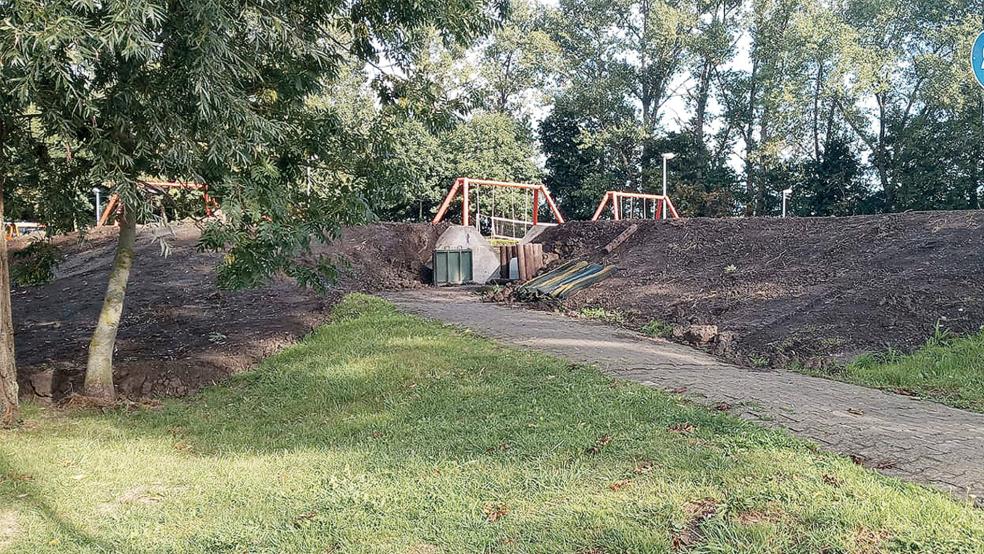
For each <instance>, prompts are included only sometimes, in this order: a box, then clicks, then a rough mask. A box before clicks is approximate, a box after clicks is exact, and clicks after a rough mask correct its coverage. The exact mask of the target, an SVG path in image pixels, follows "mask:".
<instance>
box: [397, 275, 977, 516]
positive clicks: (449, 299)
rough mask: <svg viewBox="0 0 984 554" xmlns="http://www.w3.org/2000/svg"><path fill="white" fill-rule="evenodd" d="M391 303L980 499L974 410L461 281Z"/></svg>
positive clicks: (415, 292) (885, 470)
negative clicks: (485, 294) (742, 359)
mask: <svg viewBox="0 0 984 554" xmlns="http://www.w3.org/2000/svg"><path fill="white" fill-rule="evenodd" d="M383 296H384V297H385V298H387V299H388V300H390V301H391V302H393V303H394V304H396V305H397V306H398V307H399V308H400V309H402V310H405V311H407V312H411V313H414V314H418V315H421V316H425V317H429V318H433V319H438V320H441V321H444V322H447V323H451V324H455V325H459V326H463V327H467V328H469V329H471V330H473V331H475V332H476V333H478V334H480V335H483V336H487V337H489V338H493V339H496V340H499V341H501V342H503V343H507V344H510V345H515V346H521V347H526V348H533V349H536V350H541V351H543V352H549V353H551V354H554V355H557V356H560V357H562V358H565V359H567V360H571V361H574V362H580V363H590V364H594V365H595V366H597V367H599V368H600V369H601V370H602V371H604V372H606V373H608V374H610V375H615V376H618V377H621V378H623V379H629V380H632V381H636V382H639V383H642V384H645V385H648V386H652V387H657V388H661V389H680V388H681V387H686V389H687V390H686V395H687V396H688V397H691V398H692V399H694V400H695V401H697V402H700V403H702V404H705V405H713V404H717V403H719V402H727V403H729V404H732V406H733V408H732V410H731V412H732V413H733V414H735V415H738V416H740V417H744V418H747V419H751V420H754V421H756V422H759V423H761V424H763V425H767V426H774V427H776V426H777V427H783V428H786V429H788V430H790V431H792V432H793V433H795V434H796V435H799V436H802V437H805V438H808V439H810V440H813V441H816V442H817V443H820V444H821V445H824V446H826V447H827V448H829V449H831V450H834V451H836V452H840V453H842V454H847V455H853V456H860V457H861V459H862V460H863V461H864V464H865V465H867V466H869V467H873V468H876V469H878V470H879V471H881V472H882V473H885V474H887V475H894V476H897V477H902V478H905V479H910V480H912V481H916V482H919V483H923V484H927V485H932V486H935V487H938V488H941V489H944V490H947V491H949V492H951V493H952V494H954V495H955V496H957V497H959V498H967V497H968V495H970V496H972V497H974V498H975V501H976V503H977V504H978V505H984V502H982V501H984V414H977V413H972V412H967V411H964V410H958V409H956V408H949V407H947V406H943V405H941V404H936V403H933V402H928V401H922V400H917V399H913V398H908V397H905V396H900V395H896V394H891V393H886V392H882V391H878V390H875V389H869V388H865V387H860V386H856V385H850V384H846V383H839V382H836V381H830V380H827V379H819V378H815V377H809V376H806V375H800V374H798V373H792V372H788V371H763V370H754V369H747V368H741V367H737V366H733V365H730V364H727V363H725V362H722V361H720V360H718V359H716V358H714V357H712V356H710V355H708V354H705V353H703V352H701V351H698V350H695V349H693V348H689V347H686V346H683V345H678V344H673V343H670V342H666V341H662V340H655V339H649V338H647V337H644V336H642V335H639V334H636V333H632V332H629V331H626V330H622V329H617V328H614V327H610V326H607V325H604V324H599V323H595V322H589V321H582V320H576V319H571V318H567V317H564V316H561V315H556V314H550V313H545V312H538V311H533V310H526V309H523V308H519V307H508V306H500V305H496V304H488V303H483V302H480V301H478V299H477V297H476V296H475V295H474V294H471V293H469V292H466V291H462V290H461V289H457V290H455V289H418V290H411V291H402V292H394V293H386V294H384V295H383Z"/></svg>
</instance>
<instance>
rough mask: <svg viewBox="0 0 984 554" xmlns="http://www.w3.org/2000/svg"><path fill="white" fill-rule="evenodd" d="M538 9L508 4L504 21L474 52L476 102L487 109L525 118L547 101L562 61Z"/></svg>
mask: <svg viewBox="0 0 984 554" xmlns="http://www.w3.org/2000/svg"><path fill="white" fill-rule="evenodd" d="M546 20H547V15H546V12H545V10H544V8H542V7H540V6H539V5H537V4H533V3H531V2H529V0H519V1H517V2H513V3H512V6H511V11H510V14H509V18H508V19H507V20H506V22H505V24H504V25H503V26H502V27H500V28H498V29H496V31H495V33H494V34H493V35H492V37H491V39H490V40H488V41H487V42H486V43H485V44H484V45H483V46H482V48H481V49H480V50H479V54H480V56H481V62H480V64H479V75H480V80H479V81H480V85H479V86H480V88H479V91H478V92H479V94H478V96H479V98H480V99H481V101H482V105H484V106H487V107H488V109H489V110H491V111H495V112H498V113H502V114H510V115H512V116H513V117H515V118H518V119H526V120H529V119H530V118H532V117H533V116H534V112H535V111H538V108H540V107H541V104H542V103H543V102H544V101H548V100H550V99H551V97H552V92H553V88H554V86H555V83H554V81H555V79H556V76H557V74H558V73H559V71H560V64H562V63H563V59H562V57H561V55H560V48H559V47H558V45H557V44H556V43H555V42H554V41H553V38H552V37H551V36H550V33H549V32H548V30H547V23H546Z"/></svg>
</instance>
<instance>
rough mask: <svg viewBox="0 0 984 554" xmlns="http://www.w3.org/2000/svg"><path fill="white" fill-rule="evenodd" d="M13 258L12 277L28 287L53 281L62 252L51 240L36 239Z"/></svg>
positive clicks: (19, 283) (17, 282) (15, 281)
mask: <svg viewBox="0 0 984 554" xmlns="http://www.w3.org/2000/svg"><path fill="white" fill-rule="evenodd" d="M11 258H13V263H12V264H11V267H10V279H11V280H12V281H13V282H14V283H16V284H18V285H21V286H25V287H26V286H35V285H43V284H45V283H49V282H51V280H52V279H54V278H55V268H56V267H58V263H59V262H60V261H61V253H60V252H59V251H58V247H57V246H55V245H54V244H52V243H51V242H50V241H47V240H35V241H33V242H31V244H29V245H27V246H26V247H24V248H23V249H21V250H18V251H17V252H15V253H14V254H13V255H12V256H11Z"/></svg>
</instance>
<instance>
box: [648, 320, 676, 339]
mask: <svg viewBox="0 0 984 554" xmlns="http://www.w3.org/2000/svg"><path fill="white" fill-rule="evenodd" d="M641 331H642V334H643V335H646V336H649V337H660V338H668V337H671V336H673V325H670V324H669V323H667V322H665V321H661V320H659V319H654V320H652V321H650V322H649V323H647V324H645V325H643V326H642V329H641Z"/></svg>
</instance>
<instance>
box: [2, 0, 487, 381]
mask: <svg viewBox="0 0 984 554" xmlns="http://www.w3.org/2000/svg"><path fill="white" fill-rule="evenodd" d="M397 4H398V5H397ZM0 6H2V7H3V9H4V14H5V17H4V19H3V21H2V23H0V59H3V60H4V63H3V71H4V75H3V77H4V79H3V85H0V86H2V87H3V97H4V98H5V99H7V98H10V99H13V100H14V101H15V104H14V106H15V108H14V109H13V110H12V111H13V112H14V113H27V112H28V110H31V112H32V113H36V114H37V116H36V118H34V119H32V122H34V123H36V124H37V129H35V130H34V131H35V132H37V133H38V134H39V135H40V136H41V137H43V140H42V141H39V144H41V145H42V146H43V147H44V150H46V153H45V157H47V158H50V155H47V154H48V153H50V151H51V150H56V149H57V150H61V151H64V152H65V153H66V155H65V158H66V160H73V162H72V163H74V164H78V168H79V170H78V171H77V172H76V173H75V174H76V175H77V177H78V179H77V180H78V181H80V182H85V183H87V184H88V185H89V186H91V185H92V184H105V185H108V186H111V187H112V188H113V191H114V192H115V193H116V194H118V195H119V197H120V199H121V202H122V206H123V208H122V212H121V216H120V227H121V232H120V238H119V241H118V244H117V255H116V263H114V266H113V269H112V272H111V274H110V278H109V285H108V287H107V293H106V298H105V301H104V303H103V309H102V312H101V314H100V317H99V321H98V322H97V326H96V330H95V332H94V333H93V339H92V343H91V345H90V350H89V361H88V365H87V371H86V388H85V392H86V393H87V394H92V395H95V396H99V397H102V398H108V399H111V398H113V396H114V392H113V387H112V382H113V381H112V353H113V347H114V342H115V335H116V330H117V329H118V327H119V323H120V314H121V313H122V307H123V301H124V295H125V290H126V285H127V282H128V279H129V269H130V264H131V263H132V258H133V249H132V236H133V232H134V229H135V226H136V224H137V223H138V222H139V221H144V220H148V219H150V218H152V217H153V216H152V215H151V214H150V213H149V210H148V202H147V198H146V196H145V195H144V194H143V188H142V186H141V181H142V179H144V178H145V177H158V176H159V177H165V178H181V179H191V180H198V181H204V182H206V183H208V185H209V187H210V194H212V195H213V196H214V197H215V198H217V199H218V200H219V201H220V202H221V206H222V211H223V213H224V216H225V220H224V221H214V222H212V223H211V224H210V225H209V226H208V227H207V228H206V230H205V232H204V233H203V237H202V247H204V248H213V249H221V248H228V251H227V256H226V257H225V262H224V263H223V265H222V267H221V268H220V270H219V280H220V283H221V284H223V285H225V286H250V285H255V284H258V283H260V282H263V281H264V280H265V279H268V278H270V277H271V276H272V275H276V274H281V273H282V274H287V275H289V276H291V277H294V278H295V279H297V280H298V281H299V282H300V283H302V284H311V285H318V284H323V282H324V281H323V279H324V275H325V272H326V270H327V267H326V266H324V265H323V264H321V263H318V264H312V265H305V264H296V263H290V262H289V259H290V258H291V257H293V256H294V255H296V254H297V253H299V252H303V251H304V250H305V249H307V248H309V247H310V245H311V243H312V241H315V240H323V239H329V238H330V237H332V236H333V235H334V234H335V233H337V230H338V227H339V225H340V224H341V223H344V222H345V221H347V218H346V214H349V213H352V212H351V210H348V209H347V205H349V204H353V203H357V202H358V198H357V197H358V194H357V191H356V190H354V189H353V188H352V187H351V186H350V183H349V182H347V181H346V180H345V179H344V178H340V179H338V180H337V181H333V182H331V183H330V184H328V186H323V187H318V188H317V189H316V190H312V191H311V192H310V194H308V191H307V190H306V189H305V187H304V186H303V183H304V175H305V168H306V166H309V165H313V164H317V165H318V167H319V168H324V169H326V170H335V169H338V167H336V165H335V164H341V163H344V161H345V159H346V158H344V157H340V156H337V153H336V152H333V151H332V150H331V147H332V146H333V145H335V144H337V142H336V141H335V140H332V139H333V138H337V134H333V132H334V131H337V129H338V126H337V125H335V124H333V123H335V122H337V119H335V118H333V117H332V115H331V114H326V113H325V112H324V111H322V110H318V109H316V108H313V107H311V106H309V105H307V100H308V99H309V98H310V97H311V96H312V95H315V94H316V93H317V92H318V91H319V90H320V89H321V88H322V87H323V86H324V85H325V84H329V83H331V81H332V80H333V79H334V78H335V77H336V76H337V73H338V69H339V67H340V66H341V65H342V64H343V63H345V62H346V61H348V60H351V59H353V58H354V59H357V60H363V61H367V62H374V61H375V60H376V59H377V58H378V54H379V53H380V52H383V53H385V54H386V56H387V57H388V58H389V59H393V60H398V61H399V60H403V59H405V57H406V54H408V53H409V52H410V51H411V50H412V49H413V45H414V44H415V41H414V39H415V38H416V36H417V33H418V32H420V31H422V30H424V29H429V28H431V26H433V28H437V29H440V30H441V35H442V37H443V38H444V39H445V40H447V41H449V42H452V41H457V40H464V39H467V38H471V37H474V36H475V35H477V34H480V33H482V32H484V31H485V30H486V29H487V28H488V23H489V16H491V15H493V14H492V12H491V7H490V6H489V5H486V4H484V3H481V2H479V3H474V2H464V1H459V0H451V1H450V2H448V1H441V2H436V1H433V0H422V1H417V2H399V3H394V2H392V1H391V0H376V1H372V2H368V3H365V2H363V3H357V4H352V3H347V4H346V3H329V4H325V3H323V2H314V1H311V0H292V1H288V2H279V3H276V4H270V3H267V2H258V1H254V0H246V1H244V2H230V1H227V0H217V1H209V2H204V1H190V2H182V3H170V4H154V3H149V2H146V1H144V0H129V1H123V2H110V3H99V2H55V3H49V2H45V3H40V2H36V1H26V0H25V1H17V0H0ZM21 125H22V126H23V125H26V123H21ZM23 135H24V133H20V135H15V136H23ZM15 140H19V141H20V142H18V143H14V147H15V148H16V147H17V146H18V145H19V144H20V143H21V142H23V140H21V139H15ZM4 148H5V149H7V148H8V145H7V144H4ZM312 160H314V162H312ZM57 169H59V170H62V169H65V168H63V167H58V168H57Z"/></svg>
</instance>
